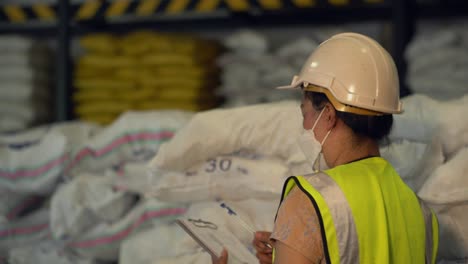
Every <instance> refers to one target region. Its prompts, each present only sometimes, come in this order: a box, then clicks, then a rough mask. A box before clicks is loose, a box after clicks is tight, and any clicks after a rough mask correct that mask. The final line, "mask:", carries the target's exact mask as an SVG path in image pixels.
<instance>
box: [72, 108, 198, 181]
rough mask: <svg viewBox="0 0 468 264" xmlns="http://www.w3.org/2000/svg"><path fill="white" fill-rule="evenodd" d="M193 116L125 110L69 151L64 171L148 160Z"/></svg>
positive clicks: (176, 112)
mask: <svg viewBox="0 0 468 264" xmlns="http://www.w3.org/2000/svg"><path fill="white" fill-rule="evenodd" d="M191 117H192V114H191V113H189V112H182V111H152V112H126V113H124V114H122V115H121V116H120V117H119V119H118V120H117V121H115V122H114V123H113V124H112V125H111V126H109V127H107V128H105V129H103V130H101V131H100V132H99V133H98V134H96V135H95V136H93V137H92V138H90V139H89V140H88V141H86V142H85V143H83V144H81V145H78V146H77V147H76V148H75V149H74V150H73V152H72V156H73V160H72V162H71V164H70V167H69V168H68V170H67V173H70V174H73V175H74V174H77V173H79V172H80V171H85V172H86V171H90V172H101V171H103V170H105V169H107V168H111V167H112V166H115V165H119V164H120V163H122V162H127V161H132V160H149V159H150V158H151V157H153V156H154V155H155V153H156V152H157V151H158V149H159V146H160V145H161V144H162V143H163V142H165V141H168V140H169V139H170V138H172V136H173V134H174V133H175V131H177V130H178V129H179V128H181V127H182V126H184V125H185V124H186V123H187V121H188V120H189V119H190V118H191Z"/></svg>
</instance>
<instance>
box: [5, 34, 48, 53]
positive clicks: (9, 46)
mask: <svg viewBox="0 0 468 264" xmlns="http://www.w3.org/2000/svg"><path fill="white" fill-rule="evenodd" d="M39 48H44V43H41V42H39V41H37V40H35V39H33V38H28V37H24V36H20V35H3V36H0V53H27V52H29V51H31V50H35V49H39Z"/></svg>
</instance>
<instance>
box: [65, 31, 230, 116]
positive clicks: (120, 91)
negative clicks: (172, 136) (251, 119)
mask: <svg viewBox="0 0 468 264" xmlns="http://www.w3.org/2000/svg"><path fill="white" fill-rule="evenodd" d="M80 44H81V46H82V47H83V48H84V50H85V51H86V54H85V55H84V56H82V57H80V58H79V59H78V62H77V64H76V70H75V74H74V87H75V89H76V90H75V92H74V94H73V99H74V101H75V105H76V107H75V113H76V114H77V115H78V117H79V118H80V119H82V120H88V121H94V122H97V123H101V124H108V123H110V122H111V121H112V120H114V119H115V117H116V116H118V115H119V114H120V113H122V112H124V111H125V110H129V109H133V110H148V109H182V110H190V111H199V110H204V109H209V108H212V107H214V106H216V105H217V104H218V98H217V97H216V96H215V93H214V89H215V88H216V86H217V83H218V70H217V68H216V66H215V59H216V58H217V56H218V54H219V52H220V51H221V49H220V46H219V45H218V44H217V43H216V42H214V41H209V40H204V39H200V38H195V37H193V36H188V35H175V34H162V33H154V32H135V33H130V34H128V35H124V36H112V35H106V34H98V35H89V36H85V37H83V38H82V39H81V40H80Z"/></svg>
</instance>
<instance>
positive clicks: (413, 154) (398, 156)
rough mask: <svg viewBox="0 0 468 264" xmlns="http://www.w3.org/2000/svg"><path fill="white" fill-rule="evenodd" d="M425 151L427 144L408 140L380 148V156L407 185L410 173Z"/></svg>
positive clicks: (409, 180)
mask: <svg viewBox="0 0 468 264" xmlns="http://www.w3.org/2000/svg"><path fill="white" fill-rule="evenodd" d="M426 149H427V144H425V143H420V142H411V141H408V140H402V141H396V142H392V143H391V144H390V145H388V146H385V147H381V148H380V154H381V156H382V157H383V158H384V159H386V160H387V161H388V162H390V164H392V165H393V167H394V168H395V170H396V171H397V172H398V175H400V177H401V178H402V179H403V180H404V181H405V182H406V183H407V184H409V183H410V182H411V180H412V179H411V177H412V176H413V175H412V171H413V170H414V169H415V168H416V166H417V165H418V163H419V161H420V159H421V157H423V154H424V153H425V151H426Z"/></svg>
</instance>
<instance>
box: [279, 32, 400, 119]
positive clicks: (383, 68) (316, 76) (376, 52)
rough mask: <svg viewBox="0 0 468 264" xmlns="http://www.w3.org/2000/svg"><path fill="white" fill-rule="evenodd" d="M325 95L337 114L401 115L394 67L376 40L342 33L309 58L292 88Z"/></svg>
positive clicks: (287, 87) (388, 55)
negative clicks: (340, 112)
mask: <svg viewBox="0 0 468 264" xmlns="http://www.w3.org/2000/svg"><path fill="white" fill-rule="evenodd" d="M292 88H303V89H304V90H305V91H315V92H322V93H325V94H326V95H327V98H328V99H329V100H330V101H331V103H332V104H333V106H334V107H335V108H336V109H337V110H338V111H343V112H351V113H355V114H363V115H381V114H398V113H401V112H403V109H402V103H401V102H400V85H399V81H398V72H397V69H396V66H395V63H394V61H393V59H392V57H391V56H390V54H388V52H387V51H386V50H385V49H384V48H383V47H382V46H380V44H379V43H377V42H376V41H375V40H373V39H371V38H369V37H366V36H364V35H361V34H356V33H341V34H337V35H335V36H333V37H331V38H330V39H328V40H326V41H324V42H323V43H322V44H320V46H318V47H317V49H316V50H315V51H314V52H313V53H312V54H311V55H310V56H309V58H308V59H307V61H306V63H305V64H304V66H303V67H302V70H301V72H300V73H299V75H296V76H294V78H293V80H292V82H291V85H288V86H282V87H278V89H292Z"/></svg>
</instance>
